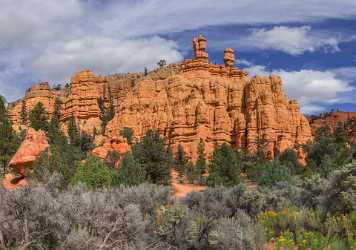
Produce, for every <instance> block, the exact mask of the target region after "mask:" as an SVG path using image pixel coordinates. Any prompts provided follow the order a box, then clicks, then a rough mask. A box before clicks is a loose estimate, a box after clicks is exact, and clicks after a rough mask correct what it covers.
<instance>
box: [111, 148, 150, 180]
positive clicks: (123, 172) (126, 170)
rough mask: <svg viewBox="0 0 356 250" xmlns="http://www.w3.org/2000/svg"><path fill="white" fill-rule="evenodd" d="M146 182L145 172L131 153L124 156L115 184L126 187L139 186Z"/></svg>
mask: <svg viewBox="0 0 356 250" xmlns="http://www.w3.org/2000/svg"><path fill="white" fill-rule="evenodd" d="M145 181H146V171H145V169H144V168H143V167H142V165H141V164H140V163H139V162H138V161H136V160H135V159H134V157H133V156H132V154H131V153H127V154H125V156H124V158H123V160H122V162H121V165H120V170H119V175H118V180H117V183H115V184H124V185H128V186H133V185H139V184H140V183H143V182H145Z"/></svg>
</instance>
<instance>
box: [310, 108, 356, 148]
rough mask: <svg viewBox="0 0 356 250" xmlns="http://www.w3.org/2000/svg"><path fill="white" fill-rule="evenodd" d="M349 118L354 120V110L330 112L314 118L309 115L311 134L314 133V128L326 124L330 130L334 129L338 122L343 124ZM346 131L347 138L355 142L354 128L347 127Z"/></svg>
mask: <svg viewBox="0 0 356 250" xmlns="http://www.w3.org/2000/svg"><path fill="white" fill-rule="evenodd" d="M351 119H353V120H356V112H331V113H329V114H327V115H325V116H322V117H319V118H316V119H312V118H311V117H310V118H309V123H310V127H311V129H312V134H313V135H315V132H316V130H317V129H318V128H320V127H321V126H323V125H328V126H329V127H330V128H331V129H332V130H334V129H335V128H336V127H337V125H338V124H340V123H341V124H345V122H347V121H348V120H351ZM347 133H348V136H349V138H350V139H351V140H352V141H354V142H356V128H354V127H349V128H347Z"/></svg>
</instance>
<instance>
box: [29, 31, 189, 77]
mask: <svg viewBox="0 0 356 250" xmlns="http://www.w3.org/2000/svg"><path fill="white" fill-rule="evenodd" d="M160 59H165V60H166V61H167V63H172V62H176V61H179V60H182V59H183V58H182V56H181V54H180V53H179V52H178V50H177V45H176V43H175V42H173V41H169V40H165V39H162V38H160V37H156V36H155V37H149V38H137V39H132V40H130V39H121V40H120V39H111V38H96V37H84V38H80V39H77V40H71V41H68V42H66V43H57V44H54V45H53V46H50V47H48V48H47V49H46V51H45V52H44V53H43V54H41V55H40V56H39V57H38V58H37V59H36V60H35V61H34V62H33V66H32V69H33V70H34V72H36V73H37V74H38V75H39V76H41V78H43V79H52V80H55V81H60V82H63V81H65V80H68V78H69V77H70V75H71V74H72V73H73V72H76V71H79V70H81V69H84V68H89V69H91V70H93V71H94V72H98V73H100V74H110V73H117V72H130V71H131V72H132V71H143V69H144V67H148V68H154V67H157V62H158V61H159V60H160Z"/></svg>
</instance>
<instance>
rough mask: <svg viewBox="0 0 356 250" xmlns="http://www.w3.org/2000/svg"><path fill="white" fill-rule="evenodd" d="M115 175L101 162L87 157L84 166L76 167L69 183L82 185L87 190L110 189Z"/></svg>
mask: <svg viewBox="0 0 356 250" xmlns="http://www.w3.org/2000/svg"><path fill="white" fill-rule="evenodd" d="M115 175H116V173H115V172H114V170H113V169H111V168H109V167H108V166H106V165H105V163H103V161H101V160H99V159H97V158H94V157H89V158H88V159H87V160H86V161H85V163H84V164H82V165H80V166H78V167H77V169H76V171H75V174H74V176H73V178H72V180H71V183H72V184H79V183H82V184H84V185H85V186H86V187H87V188H89V189H96V188H104V187H110V186H111V185H112V184H113V179H114V178H115Z"/></svg>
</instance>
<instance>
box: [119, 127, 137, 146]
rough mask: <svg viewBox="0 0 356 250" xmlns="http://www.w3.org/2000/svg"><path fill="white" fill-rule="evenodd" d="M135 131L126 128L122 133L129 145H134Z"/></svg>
mask: <svg viewBox="0 0 356 250" xmlns="http://www.w3.org/2000/svg"><path fill="white" fill-rule="evenodd" d="M133 133H134V131H133V129H132V128H128V127H124V128H123V130H122V131H121V133H120V134H121V135H122V136H123V137H124V138H126V140H127V143H128V144H130V145H131V144H132V140H133Z"/></svg>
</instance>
